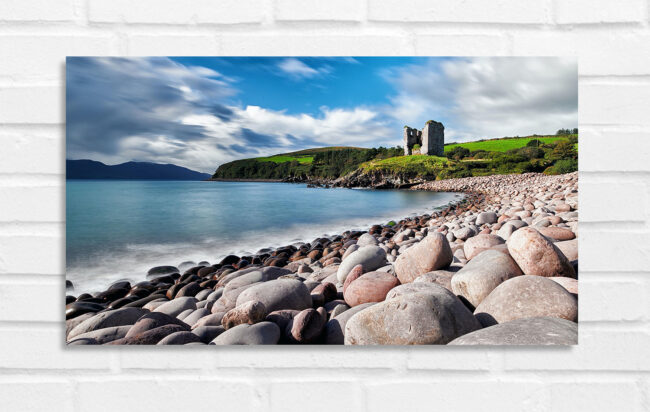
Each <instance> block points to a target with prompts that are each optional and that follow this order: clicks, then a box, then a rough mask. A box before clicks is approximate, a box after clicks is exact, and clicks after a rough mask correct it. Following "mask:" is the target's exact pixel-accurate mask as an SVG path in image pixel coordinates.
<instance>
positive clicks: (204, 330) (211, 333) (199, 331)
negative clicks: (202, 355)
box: [192, 326, 226, 344]
mask: <svg viewBox="0 0 650 412" xmlns="http://www.w3.org/2000/svg"><path fill="white" fill-rule="evenodd" d="M225 331H226V329H225V328H224V327H223V326H199V327H198V328H195V329H192V333H193V334H195V335H196V336H198V337H199V339H200V340H201V342H203V343H206V344H207V343H210V342H212V341H213V340H214V338H216V337H217V336H219V335H221V334H222V333H224V332H225Z"/></svg>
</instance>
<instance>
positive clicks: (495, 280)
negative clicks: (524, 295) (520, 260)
mask: <svg viewBox="0 0 650 412" xmlns="http://www.w3.org/2000/svg"><path fill="white" fill-rule="evenodd" d="M522 274H523V273H522V272H521V269H519V266H517V263H515V261H514V260H513V259H512V258H511V257H510V256H508V255H506V254H504V253H501V252H498V251H496V250H486V251H485V252H483V253H481V254H479V255H478V256H476V257H475V258H474V259H472V260H470V261H469V262H468V263H467V265H465V267H464V268H462V269H461V270H459V271H458V272H456V274H455V275H454V276H453V278H452V279H451V290H452V291H453V292H454V293H455V294H456V295H460V296H463V297H465V299H467V300H468V301H469V302H470V303H471V304H472V305H474V306H477V305H478V304H480V303H481V302H482V301H483V299H485V297H486V296H487V295H489V294H490V292H492V291H493V290H494V288H496V287H497V286H499V285H500V284H501V283H503V282H504V281H506V280H508V279H510V278H513V277H515V276H521V275H522Z"/></svg>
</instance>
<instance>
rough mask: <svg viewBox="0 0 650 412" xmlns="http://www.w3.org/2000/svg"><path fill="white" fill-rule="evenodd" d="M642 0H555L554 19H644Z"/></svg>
mask: <svg viewBox="0 0 650 412" xmlns="http://www.w3.org/2000/svg"><path fill="white" fill-rule="evenodd" d="M644 3H645V2H644V0H622V1H618V2H611V1H608V0H593V1H592V0H581V1H575V0H574V1H562V0H559V1H555V2H554V4H555V21H556V22H557V23H560V24H581V23H628V22H641V21H644V20H646V18H647V15H646V12H645V5H644Z"/></svg>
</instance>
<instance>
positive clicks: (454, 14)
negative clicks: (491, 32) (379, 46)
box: [368, 0, 548, 24]
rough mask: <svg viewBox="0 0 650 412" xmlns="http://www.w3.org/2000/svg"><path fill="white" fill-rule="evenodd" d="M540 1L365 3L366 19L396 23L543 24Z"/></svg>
mask: <svg viewBox="0 0 650 412" xmlns="http://www.w3.org/2000/svg"><path fill="white" fill-rule="evenodd" d="M547 7H548V6H547V4H546V2H544V1H532V0H528V1H520V0H499V1H491V2H485V1H481V0H469V1H463V2H449V1H445V0H434V1H431V0H368V19H369V20H378V21H396V22H453V23H517V24H525V23H538V24H539V23H546V22H547V20H548V17H547V16H548V10H547Z"/></svg>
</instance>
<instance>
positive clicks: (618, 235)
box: [579, 224, 650, 272]
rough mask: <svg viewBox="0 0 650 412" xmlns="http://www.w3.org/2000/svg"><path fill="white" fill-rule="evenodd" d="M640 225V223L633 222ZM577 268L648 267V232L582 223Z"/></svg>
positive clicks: (627, 270) (645, 268)
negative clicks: (590, 225)
mask: <svg viewBox="0 0 650 412" xmlns="http://www.w3.org/2000/svg"><path fill="white" fill-rule="evenodd" d="M636 227H638V228H641V227H643V225H639V224H636ZM579 244H580V270H581V271H583V270H586V271H605V272H609V271H626V272H635V271H642V270H648V259H649V258H650V235H649V234H648V233H639V232H632V231H626V230H625V228H621V229H611V228H601V227H595V228H590V227H589V226H584V227H581V228H580V242H579Z"/></svg>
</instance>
